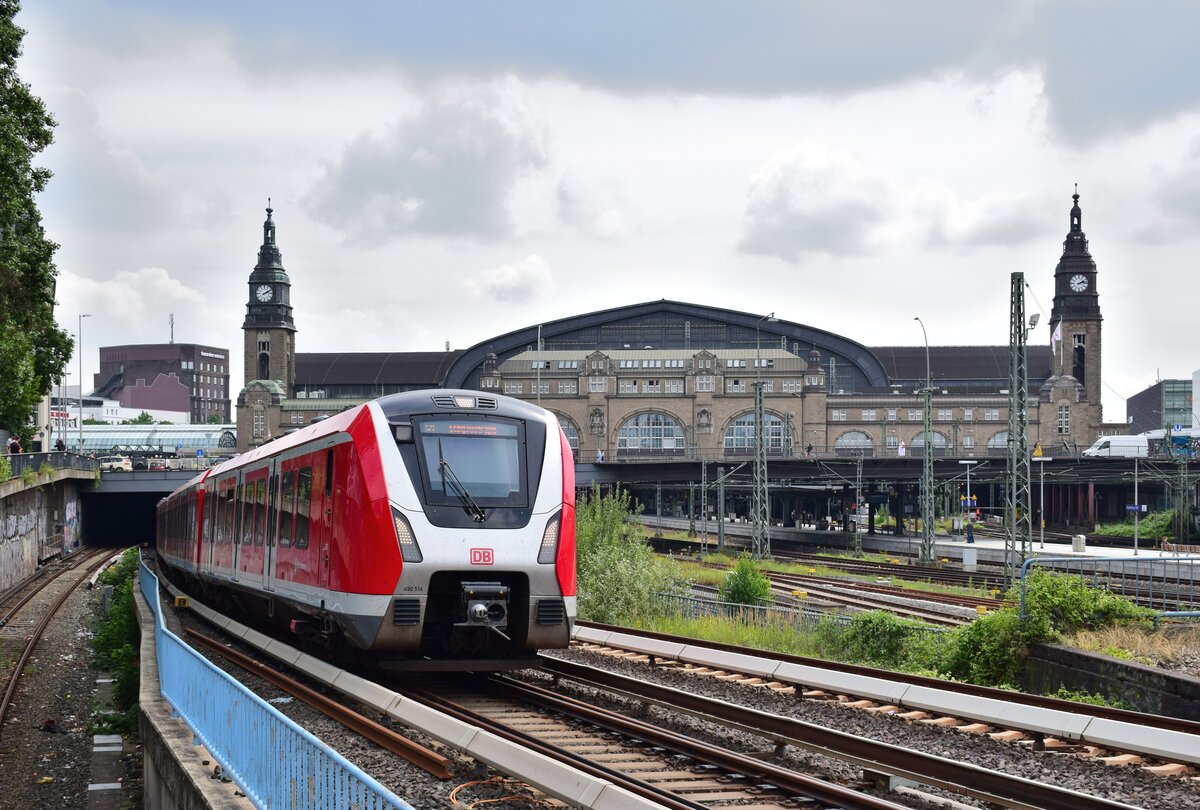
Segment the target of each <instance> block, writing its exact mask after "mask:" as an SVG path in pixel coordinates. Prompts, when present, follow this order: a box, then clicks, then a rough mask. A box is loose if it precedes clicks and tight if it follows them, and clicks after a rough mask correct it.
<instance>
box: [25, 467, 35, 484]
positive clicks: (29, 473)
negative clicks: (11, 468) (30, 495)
mask: <svg viewBox="0 0 1200 810" xmlns="http://www.w3.org/2000/svg"><path fill="white" fill-rule="evenodd" d="M21 483H22V484H24V485H25V486H27V487H31V486H33V485H34V484H36V483H37V471H35V470H34V469H33V468H32V467H26V468H25V469H23V470H21Z"/></svg>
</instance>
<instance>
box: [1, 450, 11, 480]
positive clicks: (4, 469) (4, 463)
mask: <svg viewBox="0 0 1200 810" xmlns="http://www.w3.org/2000/svg"><path fill="white" fill-rule="evenodd" d="M10 478H12V464H11V463H9V460H8V459H6V458H4V457H3V456H0V484H3V483H4V482H5V481H7V480H8V479H10Z"/></svg>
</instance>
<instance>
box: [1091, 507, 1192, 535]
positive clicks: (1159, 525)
mask: <svg viewBox="0 0 1200 810" xmlns="http://www.w3.org/2000/svg"><path fill="white" fill-rule="evenodd" d="M1137 529H1138V537H1140V538H1141V539H1142V540H1144V541H1146V542H1147V543H1151V542H1154V541H1155V540H1157V539H1158V538H1160V537H1162V536H1163V535H1169V534H1174V532H1175V510H1174V509H1168V510H1167V511H1166V512H1151V513H1150V514H1148V515H1146V516H1145V517H1144V518H1138V525H1137ZM1099 533H1100V534H1109V535H1112V536H1114V537H1133V521H1132V520H1123V521H1121V522H1120V523H1105V524H1103V525H1101V526H1100V529H1099Z"/></svg>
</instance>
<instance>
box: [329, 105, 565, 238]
mask: <svg viewBox="0 0 1200 810" xmlns="http://www.w3.org/2000/svg"><path fill="white" fill-rule="evenodd" d="M505 89H507V88H504V87H500V88H492V87H483V88H470V89H467V90H465V91H460V92H459V93H457V94H455V95H454V96H450V97H438V98H434V99H431V100H430V101H429V103H427V105H426V106H425V107H424V108H423V109H422V110H420V112H418V113H417V114H415V115H413V116H410V117H406V118H403V119H401V120H399V121H397V122H396V123H395V124H393V125H392V126H390V127H389V128H388V130H387V131H386V132H384V133H382V134H380V135H375V134H363V135H360V136H358V137H357V138H355V139H354V140H353V141H352V142H351V143H350V144H349V145H348V146H347V147H346V148H345V150H344V151H343V152H342V154H341V156H340V157H339V158H338V159H337V160H336V161H334V162H331V163H328V164H327V165H326V167H325V171H324V174H323V176H322V177H321V179H320V180H319V181H318V182H317V184H316V187H315V188H314V190H313V193H312V201H311V205H310V207H311V210H312V213H313V215H314V217H315V218H316V219H318V220H320V221H322V222H324V223H326V224H328V225H331V226H333V227H335V228H339V229H340V230H342V231H343V232H344V233H346V234H347V236H348V237H349V238H350V239H352V240H356V241H361V242H363V243H365V244H387V243H389V242H392V241H395V240H396V239H397V238H398V237H401V236H403V235H405V234H427V235H444V236H454V237H472V238H478V239H498V238H503V237H505V236H507V235H508V234H509V233H510V231H511V230H512V220H511V216H510V214H509V210H508V203H509V198H510V195H511V194H512V192H513V188H514V185H515V183H516V181H517V180H518V179H519V178H520V177H521V175H522V174H523V173H525V172H528V171H532V170H537V169H540V168H542V167H543V166H545V164H546V161H547V144H546V134H545V132H544V130H543V129H542V128H541V127H540V126H539V125H538V124H537V123H536V122H535V121H533V120H531V119H530V115H529V112H528V110H526V109H524V108H523V107H522V106H521V105H520V104H519V103H514V101H516V100H515V99H514V98H513V96H512V94H510V93H505V92H503V91H504V90H505Z"/></svg>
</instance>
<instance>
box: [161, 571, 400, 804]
mask: <svg viewBox="0 0 1200 810" xmlns="http://www.w3.org/2000/svg"><path fill="white" fill-rule="evenodd" d="M140 573H141V589H142V595H143V596H144V597H145V599H146V602H147V603H148V604H149V605H150V608H151V610H153V611H154V623H155V630H154V637H155V648H156V650H157V656H158V668H159V677H160V684H159V685H160V689H161V692H162V695H163V697H164V698H166V699H167V701H168V702H169V703H170V704H171V706H172V707H174V709H175V711H177V712H178V713H179V715H180V716H181V717H182V718H183V720H184V722H186V723H187V725H188V727H189V728H191V730H192V733H193V734H195V736H196V738H197V739H198V740H199V741H200V742H201V743H203V744H204V746H205V747H206V748H207V749H208V751H209V753H211V754H212V755H213V757H214V758H215V759H216V760H217V762H219V763H220V764H221V767H222V768H223V769H224V770H225V771H226V772H228V773H229V774H230V776H231V777H232V778H233V779H234V780H235V781H236V782H237V783H238V785H239V786H240V787H241V789H242V791H243V792H244V793H245V794H246V796H247V797H248V798H249V799H250V800H251V801H252V802H254V804H255V805H256V806H258V807H290V808H313V810H317V808H320V810H325V809H326V808H328V809H329V810H382V808H393V809H394V810H414V808H413V807H412V805H410V804H408V803H407V802H405V801H404V800H402V799H400V798H398V797H397V796H395V795H394V794H393V793H391V792H390V791H389V790H387V789H386V788H385V787H383V786H382V785H380V784H379V783H378V782H377V781H375V780H374V779H372V778H371V777H370V776H369V775H367V774H366V773H364V772H363V771H362V770H361V769H359V768H358V767H356V766H355V765H353V764H351V763H350V762H348V761H347V760H346V758H345V757H343V756H342V755H341V754H339V753H338V752H337V751H334V750H333V749H332V748H330V747H329V746H328V745H326V744H325V743H323V742H321V741H320V740H318V739H317V738H316V737H314V736H313V735H312V734H310V733H309V732H308V731H305V730H304V729H303V728H301V727H300V726H298V725H296V724H295V723H293V722H292V721H291V720H289V719H288V718H287V717H285V716H284V715H283V714H281V713H280V712H279V711H278V710H276V709H275V708H274V707H272V706H271V705H270V704H268V703H267V702H266V701H264V700H263V699H262V698H260V697H258V696H257V695H255V694H253V693H252V692H250V691H249V690H247V689H246V688H245V687H244V686H242V685H241V684H239V683H238V682H237V681H236V680H234V679H233V678H232V677H230V676H229V675H228V674H226V673H225V672H223V671H222V670H220V669H218V668H217V667H215V666H213V665H212V664H211V663H209V662H208V660H207V659H205V658H204V656H202V655H200V653H198V652H197V651H196V650H194V649H192V648H191V647H189V646H188V645H187V644H185V643H184V642H183V641H181V640H180V639H179V637H178V636H176V635H175V634H174V633H172V632H171V631H170V630H168V629H167V628H166V626H165V625H164V624H163V618H162V607H161V605H160V604H159V599H158V578H157V577H156V576H155V575H154V574H153V573H151V571H150V569H149V568H148V567H146V564H145V562H144V561H143V562H142V564H141V572H140ZM268 745H271V746H273V747H274V750H269V749H268V748H267V746H268Z"/></svg>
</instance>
